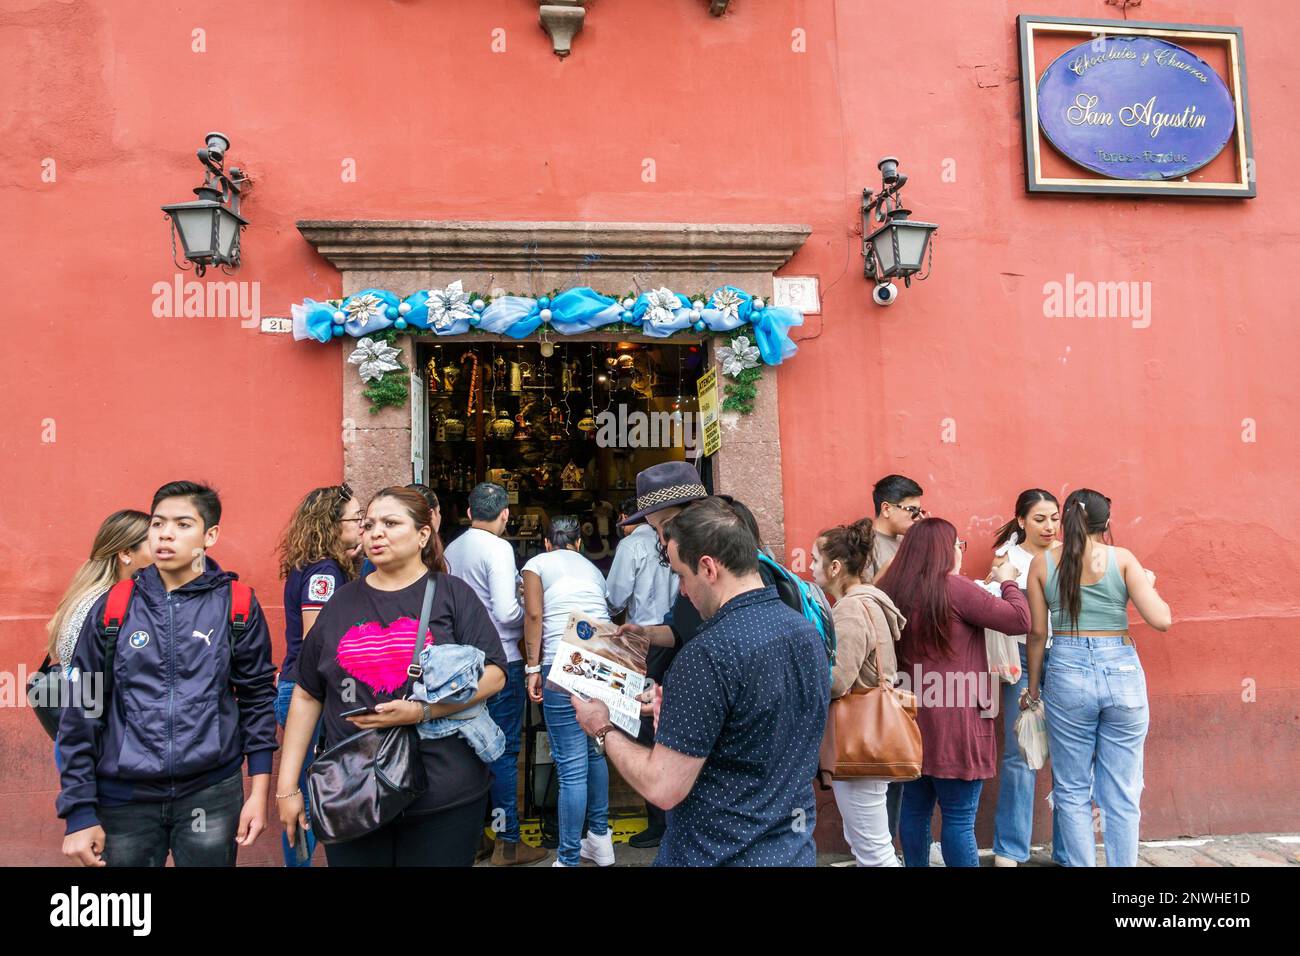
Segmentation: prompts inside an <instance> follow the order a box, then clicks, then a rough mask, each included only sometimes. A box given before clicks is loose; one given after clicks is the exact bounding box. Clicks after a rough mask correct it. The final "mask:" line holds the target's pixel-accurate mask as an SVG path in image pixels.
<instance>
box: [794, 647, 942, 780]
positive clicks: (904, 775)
mask: <svg viewBox="0 0 1300 956" xmlns="http://www.w3.org/2000/svg"><path fill="white" fill-rule="evenodd" d="M877 643H879V642H877ZM876 659H877V660H879V659H880V655H879V653H877V655H876ZM818 767H819V770H818V777H819V779H820V780H821V783H822V786H823V788H824V787H826V785H827V784H826V777H827V776H830V777H831V778H833V779H838V780H848V779H853V778H855V777H875V778H879V779H882V780H892V781H897V782H899V783H902V782H904V781H907V780H915V779H916V778H917V777H919V776H921V728H920V727H918V726H917V723H916V695H915V694H913V693H912V692H911V691H906V690H900V689H899V688H896V687H892V686H890V685H889V684H881V683H878V684H877V686H875V687H869V688H867V689H865V690H862V689H859V690H854V691H850V692H849V693H847V694H845V695H844V696H843V697H839V698H836V699H835V700H833V701H831V707H830V712H829V713H828V714H827V715H826V732H825V734H824V735H823V737H822V749H821V754H820V757H819V759H818Z"/></svg>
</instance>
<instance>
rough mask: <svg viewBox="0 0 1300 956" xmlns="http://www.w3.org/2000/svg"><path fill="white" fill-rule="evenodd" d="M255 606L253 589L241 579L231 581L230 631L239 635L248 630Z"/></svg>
mask: <svg viewBox="0 0 1300 956" xmlns="http://www.w3.org/2000/svg"><path fill="white" fill-rule="evenodd" d="M252 607H253V589H252V588H250V587H249V586H248V585H247V584H241V583H240V582H239V581H231V582H230V632H231V634H233V635H234V636H236V637H238V636H239V635H240V634H243V633H244V631H246V630H248V621H249V617H250V614H251V611H252Z"/></svg>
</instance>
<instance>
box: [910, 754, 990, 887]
mask: <svg viewBox="0 0 1300 956" xmlns="http://www.w3.org/2000/svg"><path fill="white" fill-rule="evenodd" d="M983 789H984V781H983V780H948V779H945V778H943V777H929V776H924V775H923V776H921V777H919V778H917V779H916V780H911V781H909V782H907V783H905V784H903V807H902V810H901V812H900V815H899V821H898V834H899V838H900V840H901V842H902V844H903V862H904V863H906V864H907V865H908V866H929V865H930V821H931V819H932V818H933V817H934V804H935V801H936V800H937V801H938V803H939V819H940V823H941V828H940V831H939V844H940V846H941V847H942V849H943V862H944V865H945V866H979V865H980V854H979V847H977V846H976V845H975V811H976V809H978V808H979V805H980V791H981V790H983Z"/></svg>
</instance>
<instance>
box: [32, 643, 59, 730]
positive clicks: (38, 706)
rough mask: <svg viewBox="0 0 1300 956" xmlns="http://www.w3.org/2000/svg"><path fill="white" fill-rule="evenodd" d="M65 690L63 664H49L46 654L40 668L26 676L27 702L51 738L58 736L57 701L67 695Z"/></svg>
mask: <svg viewBox="0 0 1300 956" xmlns="http://www.w3.org/2000/svg"><path fill="white" fill-rule="evenodd" d="M66 690H67V682H66V681H65V680H64V678H63V665H62V664H51V663H50V655H49V654H46V655H45V660H43V661H42V662H41V666H40V669H39V670H37V671H36V672H35V673H33V674H32V675H31V676H30V677H28V678H27V703H28V704H30V705H31V708H32V713H34V714H35V715H36V719H37V720H39V721H40V722H41V727H42V728H43V729H44V730H45V732H46V733H47V734H49V735H50V739H51V740H54V739H55V738H57V737H58V736H59V713H60V708H59V701H61V700H62V699H63V698H64V697H65V696H67V695H66V694H65V693H64V691H66Z"/></svg>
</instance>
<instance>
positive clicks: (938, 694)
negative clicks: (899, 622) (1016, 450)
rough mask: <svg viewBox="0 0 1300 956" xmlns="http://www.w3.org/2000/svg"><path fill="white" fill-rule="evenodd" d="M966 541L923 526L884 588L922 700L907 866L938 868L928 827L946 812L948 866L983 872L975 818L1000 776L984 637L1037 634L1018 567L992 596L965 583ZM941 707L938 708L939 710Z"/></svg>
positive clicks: (903, 827)
mask: <svg viewBox="0 0 1300 956" xmlns="http://www.w3.org/2000/svg"><path fill="white" fill-rule="evenodd" d="M965 550H966V542H964V541H960V540H958V538H957V529H956V528H954V527H953V526H952V525H951V524H950V523H948V522H947V521H944V520H943V519H942V518H925V519H922V520H921V521H918V522H917V523H916V524H914V525H913V526H912V528H911V530H909V531H908V532H907V536H906V537H904V538H903V543H902V545H901V546H900V547H899V549H898V554H897V555H895V556H894V560H893V561H891V562H890V564H889V567H888V568H886V569H885V573H884V574H883V575H882V576H881V579H880V582H879V584H878V586H879V588H880V590H882V591H884V592H885V593H886V594H888V595H889V597H890V598H891V599H892V600H893V602H894V604H895V605H896V606H897V607H898V609H899V610H900V611H902V612H903V615H904V616H905V617H906V618H907V624H906V626H905V627H904V628H903V634H902V637H901V638H900V639H899V641H898V656H899V664H900V670H901V673H902V675H903V676H904V679H905V682H904V686H905V687H908V682H910V685H911V686H910V687H909V688H908V689H910V690H911V691H912V692H913V693H915V694H916V698H917V709H916V723H917V725H918V726H919V727H920V729H921V746H922V758H921V761H922V762H921V776H920V778H918V779H916V780H913V781H910V782H908V783H905V784H903V805H902V810H901V818H900V821H899V828H898V832H899V837H900V838H901V840H902V844H903V862H904V863H905V864H906V865H907V866H929V865H930V837H931V834H930V820H931V818H932V817H933V816H934V805H935V802H936V801H937V802H938V804H939V813H940V816H941V817H942V822H943V829H942V831H941V835H940V838H939V842H940V846H941V848H942V850H943V862H944V864H945V865H946V866H979V850H978V848H977V846H976V844H975V810H976V808H977V807H978V806H979V799H980V790H981V789H982V788H983V785H984V781H985V780H987V779H988V778H989V777H991V776H993V775H994V773H996V772H997V744H996V741H995V739H994V734H993V721H992V720H990V719H988V717H985V716H983V715H984V714H988V713H989V712H990V711H991V709H992V704H993V697H992V694H993V692H994V690H993V688H991V687H989V686H988V680H989V673H988V655H987V653H986V651H985V649H984V628H986V627H990V628H993V629H994V630H998V631H1002V632H1003V633H1004V634H1018V633H1021V632H1023V631H1027V630H1028V629H1029V602H1028V601H1026V600H1025V595H1024V594H1023V593H1022V592H1021V590H1020V588H1018V587H1016V578H1015V568H1014V567H1013V566H1012V565H1010V564H1002V565H999V566H998V567H996V568H994V569H993V577H994V579H995V580H996V581H998V583H999V587H1000V588H1001V591H1002V596H1001V597H1000V598H998V597H994V596H993V595H991V594H989V593H988V592H987V591H985V590H984V589H983V588H981V587H980V586H979V585H978V584H976V583H975V582H974V581H971V580H969V579H968V578H964V577H962V576H961V561H962V554H963V552H965ZM936 698H938V700H937V701H936Z"/></svg>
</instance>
